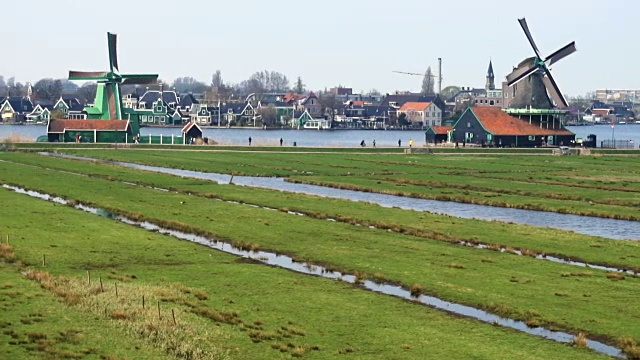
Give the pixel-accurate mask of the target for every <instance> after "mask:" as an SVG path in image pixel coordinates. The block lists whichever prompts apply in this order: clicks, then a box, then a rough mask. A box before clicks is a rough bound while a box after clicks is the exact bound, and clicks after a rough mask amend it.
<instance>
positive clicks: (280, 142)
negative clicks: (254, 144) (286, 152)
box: [280, 138, 282, 146]
mask: <svg viewBox="0 0 640 360" xmlns="http://www.w3.org/2000/svg"><path fill="white" fill-rule="evenodd" d="M280 146H282V138H280Z"/></svg>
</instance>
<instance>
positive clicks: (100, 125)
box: [47, 119, 129, 133]
mask: <svg viewBox="0 0 640 360" xmlns="http://www.w3.org/2000/svg"><path fill="white" fill-rule="evenodd" d="M128 127H129V120H75V119H51V121H49V127H48V130H47V132H50V133H63V132H65V131H68V130H98V131H126V130H127V128H128Z"/></svg>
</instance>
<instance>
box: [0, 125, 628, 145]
mask: <svg viewBox="0 0 640 360" xmlns="http://www.w3.org/2000/svg"><path fill="white" fill-rule="evenodd" d="M567 128H568V129H569V130H571V131H573V132H574V133H575V134H576V137H578V138H583V139H584V138H586V137H587V135H589V134H595V135H596V137H597V142H598V144H600V142H601V141H602V140H608V139H611V138H612V136H613V137H615V139H616V140H631V141H633V143H634V144H635V146H634V147H636V148H637V147H638V145H640V125H635V124H627V125H616V127H615V129H612V128H611V126H609V125H593V126H568V127H567ZM180 130H181V129H180V128H174V127H171V128H166V127H163V128H159V127H143V128H142V129H141V130H140V133H141V135H180ZM612 130H613V131H612ZM203 131H204V136H207V137H209V138H211V139H213V140H215V141H217V142H218V143H219V144H221V145H248V142H249V137H251V139H252V144H253V145H254V146H277V145H279V142H280V138H282V140H283V141H284V145H285V146H291V145H293V142H294V141H295V142H296V143H297V145H298V146H336V147H340V146H343V147H352V146H359V144H360V141H362V140H364V141H365V142H366V144H367V146H371V145H372V143H373V140H375V141H376V145H377V146H379V147H397V146H398V140H401V142H402V146H407V144H408V143H409V140H410V139H413V141H414V144H415V146H422V145H423V144H424V131H422V130H410V131H409V130H406V131H400V130H323V131H318V130H262V129H253V128H247V129H216V128H206V129H204V130H203ZM46 132H47V128H46V126H43V125H0V139H3V138H6V137H8V136H10V135H12V134H16V135H19V136H21V137H24V138H26V139H28V140H35V139H36V138H37V137H38V136H41V135H46ZM612 132H613V134H612Z"/></svg>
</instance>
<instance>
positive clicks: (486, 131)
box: [450, 106, 576, 147]
mask: <svg viewBox="0 0 640 360" xmlns="http://www.w3.org/2000/svg"><path fill="white" fill-rule="evenodd" d="M575 137H576V135H575V134H574V133H572V132H571V131H569V130H567V129H565V128H564V127H563V126H562V124H561V122H560V121H559V120H557V121H556V122H552V121H536V120H535V119H534V118H533V117H530V116H529V117H527V118H525V119H523V118H518V117H515V116H512V115H509V114H507V113H506V112H504V111H503V110H502V109H500V108H496V107H483V106H475V107H469V108H467V110H466V111H465V112H464V113H463V114H462V115H461V116H460V118H459V119H458V121H457V122H456V123H455V124H454V126H453V130H452V135H451V139H450V140H451V141H452V142H459V143H467V144H477V145H482V146H497V147H540V146H550V145H553V146H558V145H569V144H572V143H573V142H574V141H575Z"/></svg>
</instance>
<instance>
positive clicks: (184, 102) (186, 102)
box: [178, 94, 200, 112]
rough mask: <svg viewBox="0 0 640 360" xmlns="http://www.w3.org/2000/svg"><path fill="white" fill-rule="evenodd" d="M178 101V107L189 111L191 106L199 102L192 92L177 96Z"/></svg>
mask: <svg viewBox="0 0 640 360" xmlns="http://www.w3.org/2000/svg"><path fill="white" fill-rule="evenodd" d="M179 99H180V102H179V103H178V107H179V108H180V109H182V110H184V111H185V112H191V107H192V106H193V105H199V104H200V102H199V101H198V100H197V99H196V98H195V96H193V94H187V95H183V96H180V97H179Z"/></svg>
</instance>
